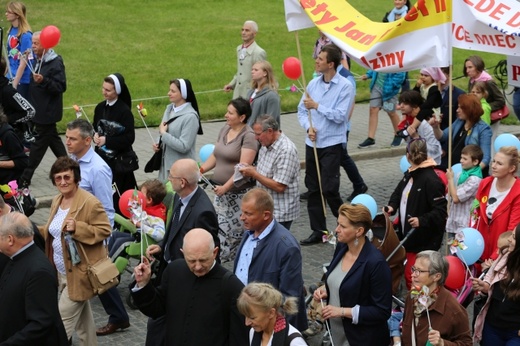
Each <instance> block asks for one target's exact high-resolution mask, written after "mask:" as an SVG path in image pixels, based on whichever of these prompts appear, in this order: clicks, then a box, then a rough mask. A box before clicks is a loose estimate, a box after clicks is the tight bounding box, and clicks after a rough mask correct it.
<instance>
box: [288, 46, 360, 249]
mask: <svg viewBox="0 0 520 346" xmlns="http://www.w3.org/2000/svg"><path fill="white" fill-rule="evenodd" d="M340 63H341V50H340V49H339V48H338V47H336V46H334V45H326V46H324V47H323V48H322V49H321V52H320V53H319V55H318V57H317V58H316V71H317V72H318V73H321V76H319V77H316V78H314V79H313V80H312V81H311V82H310V83H309V85H308V86H307V90H306V93H305V94H304V95H303V97H302V99H301V101H300V103H299V105H298V120H299V121H300V125H301V126H302V127H303V128H304V129H305V130H306V131H307V134H308V137H307V138H306V140H305V186H306V187H307V189H308V190H309V199H308V202H307V212H308V214H309V220H310V226H311V229H312V234H311V235H310V236H309V237H308V238H307V239H304V240H302V241H300V244H301V245H312V244H316V243H319V242H321V241H322V235H323V232H324V231H326V230H327V222H326V218H325V206H324V205H323V202H322V198H321V196H320V182H319V173H321V179H322V181H321V184H322V194H323V197H324V199H325V200H326V201H327V203H328V204H329V207H330V209H331V211H332V214H333V215H334V216H335V217H338V209H339V207H340V206H341V204H342V203H343V200H342V199H341V196H340V194H339V186H340V171H339V169H340V162H341V157H342V153H343V146H342V145H343V144H344V143H345V141H346V137H345V133H346V131H347V120H348V112H349V110H350V109H351V107H352V99H353V98H352V97H351V95H352V94H353V93H354V92H355V90H354V89H353V86H352V84H351V83H349V82H348V81H347V80H346V79H345V78H343V77H342V76H340V75H339V74H338V73H337V72H336V69H337V67H338V66H339V64H340ZM308 111H310V113H311V120H312V126H311V122H310V121H309V118H308ZM313 142H315V143H313ZM314 145H316V150H314V148H313V146H314ZM316 161H317V162H318V164H317V163H316ZM317 167H319V170H320V172H318V168H317Z"/></svg>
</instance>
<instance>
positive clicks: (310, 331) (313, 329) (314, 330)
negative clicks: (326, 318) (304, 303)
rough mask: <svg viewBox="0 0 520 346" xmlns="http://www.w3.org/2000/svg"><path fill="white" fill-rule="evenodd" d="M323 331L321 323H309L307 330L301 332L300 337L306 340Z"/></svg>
mask: <svg viewBox="0 0 520 346" xmlns="http://www.w3.org/2000/svg"><path fill="white" fill-rule="evenodd" d="M322 330H323V323H321V322H319V321H309V328H307V329H305V330H304V331H303V332H302V335H303V336H304V337H306V338H310V337H311V336H314V335H316V334H318V333H320V332H321V331H322Z"/></svg>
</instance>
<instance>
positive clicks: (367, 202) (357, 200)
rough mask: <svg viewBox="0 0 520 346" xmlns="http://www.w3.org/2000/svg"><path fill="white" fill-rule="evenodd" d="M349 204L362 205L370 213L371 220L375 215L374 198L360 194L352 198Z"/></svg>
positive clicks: (375, 205)
mask: <svg viewBox="0 0 520 346" xmlns="http://www.w3.org/2000/svg"><path fill="white" fill-rule="evenodd" d="M350 204H362V205H364V206H365V207H367V209H368V210H369V211H370V215H371V216H372V220H373V219H374V218H375V217H376V215H377V202H376V200H375V199H374V197H372V196H370V195H368V194H366V193H362V194H361V195H357V196H356V197H354V199H353V200H352V202H350Z"/></svg>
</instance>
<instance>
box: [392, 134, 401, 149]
mask: <svg viewBox="0 0 520 346" xmlns="http://www.w3.org/2000/svg"><path fill="white" fill-rule="evenodd" d="M402 140H403V139H402V138H401V137H398V136H394V140H393V141H392V143H391V144H390V146H391V147H398V146H400V145H401V141H402Z"/></svg>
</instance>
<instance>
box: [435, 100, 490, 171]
mask: <svg viewBox="0 0 520 346" xmlns="http://www.w3.org/2000/svg"><path fill="white" fill-rule="evenodd" d="M458 101H459V108H457V119H456V120H455V121H454V122H453V125H452V135H451V138H452V142H451V162H452V164H453V163H456V162H460V156H461V152H462V148H464V147H465V146H466V145H468V144H475V145H478V146H479V147H480V148H481V149H482V152H483V153H484V157H483V158H482V161H481V162H480V168H482V173H484V174H485V173H486V172H487V167H488V166H489V162H490V161H491V136H492V132H491V128H490V127H489V125H488V124H486V123H485V122H484V121H483V120H481V119H480V116H481V115H482V114H484V110H483V109H482V105H481V103H480V100H479V99H478V98H477V97H476V96H475V95H472V94H463V95H460V96H459V99H458ZM430 125H431V126H432V128H433V133H434V134H435V137H436V138H437V139H438V140H439V142H441V144H443V146H445V145H447V143H448V134H449V131H448V128H445V129H444V130H441V128H440V122H439V121H436V120H435V118H431V119H430ZM441 167H442V168H443V169H446V168H448V155H444V156H443V157H442V163H441Z"/></svg>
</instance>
